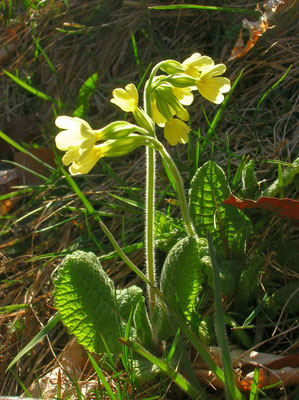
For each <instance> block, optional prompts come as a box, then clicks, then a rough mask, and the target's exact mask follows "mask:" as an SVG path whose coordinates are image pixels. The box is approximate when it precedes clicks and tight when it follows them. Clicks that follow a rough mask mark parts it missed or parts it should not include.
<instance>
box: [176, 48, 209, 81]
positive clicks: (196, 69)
mask: <svg viewBox="0 0 299 400" xmlns="http://www.w3.org/2000/svg"><path fill="white" fill-rule="evenodd" d="M210 65H214V61H213V60H212V59H211V58H210V57H208V56H202V55H200V54H199V53H194V54H192V56H191V57H189V58H187V59H186V60H185V61H184V62H183V63H182V66H183V68H184V70H185V73H186V74H187V75H190V76H193V77H194V78H198V77H199V76H200V72H201V71H202V68H206V67H207V66H210Z"/></svg>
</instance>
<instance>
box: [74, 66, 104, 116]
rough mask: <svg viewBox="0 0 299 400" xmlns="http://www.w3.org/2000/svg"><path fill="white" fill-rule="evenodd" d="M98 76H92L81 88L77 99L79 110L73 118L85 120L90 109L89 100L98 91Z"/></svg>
mask: <svg viewBox="0 0 299 400" xmlns="http://www.w3.org/2000/svg"><path fill="white" fill-rule="evenodd" d="M98 78H99V76H98V74H93V75H92V76H90V77H89V78H88V79H87V80H86V81H85V82H84V83H83V85H82V86H81V88H80V90H79V94H78V97H77V108H76V110H75V111H74V112H73V117H78V118H83V117H84V116H85V115H86V114H87V112H88V109H89V98H90V96H92V95H93V93H94V92H95V90H96V84H97V81H98Z"/></svg>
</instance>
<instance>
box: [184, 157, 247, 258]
mask: <svg viewBox="0 0 299 400" xmlns="http://www.w3.org/2000/svg"><path fill="white" fill-rule="evenodd" d="M229 194H230V188H229V185H228V182H227V179H226V176H225V173H224V171H223V170H222V169H221V168H220V167H219V166H218V165H217V164H216V163H215V162H214V161H208V162H207V163H205V164H204V165H203V166H202V167H200V168H199V169H198V171H197V172H196V174H195V175H194V177H193V179H192V181H191V189H190V194H189V202H190V213H191V218H192V220H193V223H194V226H195V229H196V231H197V233H198V235H199V236H202V237H204V236H205V234H206V230H207V231H209V232H210V233H211V235H212V238H213V243H214V244H215V247H216V249H217V250H219V249H222V252H224V254H225V255H226V257H228V256H229V251H230V249H231V247H232V242H233V238H234V235H235V234H236V233H237V232H238V231H239V230H240V229H241V228H243V227H244V226H245V227H247V232H249V231H250V230H251V223H250V220H249V219H248V218H247V217H246V216H245V214H243V213H242V212H241V211H240V210H238V209H237V208H235V207H231V206H229V205H226V204H223V203H222V202H223V200H225V199H226V198H227V197H228V196H229Z"/></svg>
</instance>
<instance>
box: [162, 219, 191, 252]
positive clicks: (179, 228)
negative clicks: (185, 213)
mask: <svg viewBox="0 0 299 400" xmlns="http://www.w3.org/2000/svg"><path fill="white" fill-rule="evenodd" d="M183 236H186V232H185V228H184V224H183V221H182V220H181V219H179V218H172V217H169V216H167V215H166V214H164V213H162V212H160V211H156V212H155V244H156V246H157V247H158V248H159V249H160V250H162V251H167V252H168V251H170V249H171V248H172V247H173V246H174V245H175V244H176V243H177V242H178V240H180V239H181V238H182V237H183Z"/></svg>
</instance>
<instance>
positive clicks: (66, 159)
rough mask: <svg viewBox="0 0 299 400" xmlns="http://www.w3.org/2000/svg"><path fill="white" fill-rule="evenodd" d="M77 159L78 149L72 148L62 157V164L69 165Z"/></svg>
mask: <svg viewBox="0 0 299 400" xmlns="http://www.w3.org/2000/svg"><path fill="white" fill-rule="evenodd" d="M78 157H79V150H78V147H74V148H71V149H69V150H68V151H67V152H66V153H65V155H64V156H63V157H62V162H63V164H64V165H70V164H71V163H72V162H74V161H75V160H76V158H78Z"/></svg>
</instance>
